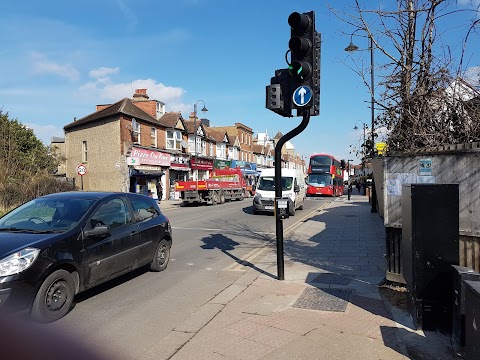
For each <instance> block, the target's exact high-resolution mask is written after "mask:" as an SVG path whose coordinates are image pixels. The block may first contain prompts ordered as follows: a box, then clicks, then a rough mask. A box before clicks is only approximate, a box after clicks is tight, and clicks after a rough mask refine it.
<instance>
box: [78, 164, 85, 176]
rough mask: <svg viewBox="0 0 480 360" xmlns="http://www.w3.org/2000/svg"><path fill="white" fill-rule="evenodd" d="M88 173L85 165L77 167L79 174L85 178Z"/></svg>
mask: <svg viewBox="0 0 480 360" xmlns="http://www.w3.org/2000/svg"><path fill="white" fill-rule="evenodd" d="M86 173H87V167H86V166H85V165H83V164H81V165H78V166H77V174H78V175H80V176H83V175H85V174H86Z"/></svg>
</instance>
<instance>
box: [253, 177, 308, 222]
mask: <svg viewBox="0 0 480 360" xmlns="http://www.w3.org/2000/svg"><path fill="white" fill-rule="evenodd" d="M305 196H306V185H305V176H304V174H303V173H302V172H301V171H300V170H295V169H282V197H288V212H289V214H290V216H294V215H295V210H296V209H299V210H303V203H304V201H305ZM274 200H275V169H264V170H262V173H261V174H260V177H259V178H258V183H257V188H256V190H255V197H254V198H253V213H254V214H255V215H257V214H259V213H260V212H263V211H265V212H273V211H274V205H275V203H274Z"/></svg>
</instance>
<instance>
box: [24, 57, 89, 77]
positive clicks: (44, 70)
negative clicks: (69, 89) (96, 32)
mask: <svg viewBox="0 0 480 360" xmlns="http://www.w3.org/2000/svg"><path fill="white" fill-rule="evenodd" d="M30 56H31V58H32V61H33V70H34V72H36V73H38V74H54V75H58V76H61V77H65V78H67V79H70V80H78V79H79V78H80V72H79V71H78V70H77V69H76V68H75V67H74V66H73V65H71V64H59V63H56V62H53V61H51V60H49V59H48V58H47V56H46V55H45V54H41V53H37V52H35V53H32V54H31V55H30Z"/></svg>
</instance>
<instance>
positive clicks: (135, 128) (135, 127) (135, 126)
mask: <svg viewBox="0 0 480 360" xmlns="http://www.w3.org/2000/svg"><path fill="white" fill-rule="evenodd" d="M132 140H133V142H134V143H136V144H140V124H139V123H138V122H136V121H132Z"/></svg>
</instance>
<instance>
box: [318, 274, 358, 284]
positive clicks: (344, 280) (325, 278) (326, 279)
mask: <svg viewBox="0 0 480 360" xmlns="http://www.w3.org/2000/svg"><path fill="white" fill-rule="evenodd" d="M351 282H352V279H349V278H348V277H346V276H342V275H339V274H332V273H325V274H320V275H318V276H317V277H316V278H315V279H313V280H312V283H321V284H329V285H348V284H350V283H351Z"/></svg>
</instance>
